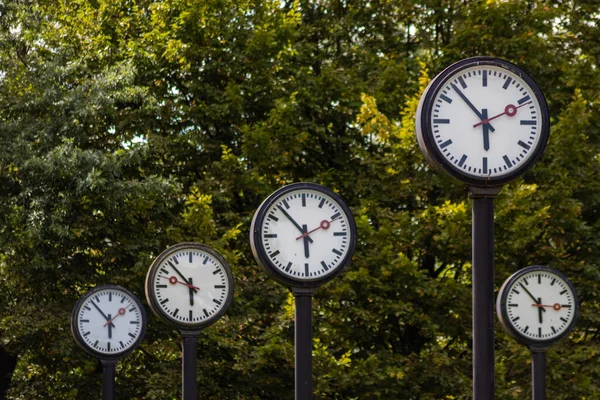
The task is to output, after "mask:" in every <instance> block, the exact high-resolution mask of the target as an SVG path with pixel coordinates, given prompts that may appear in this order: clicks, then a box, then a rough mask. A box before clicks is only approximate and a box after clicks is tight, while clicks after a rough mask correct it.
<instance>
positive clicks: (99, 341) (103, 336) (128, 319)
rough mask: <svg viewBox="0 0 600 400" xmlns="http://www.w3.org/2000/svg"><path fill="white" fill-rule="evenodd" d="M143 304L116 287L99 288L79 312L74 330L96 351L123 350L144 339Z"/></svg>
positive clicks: (116, 352) (111, 353)
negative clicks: (142, 337) (142, 336)
mask: <svg viewBox="0 0 600 400" xmlns="http://www.w3.org/2000/svg"><path fill="white" fill-rule="evenodd" d="M140 307H141V306H140V304H139V303H138V302H137V301H136V300H134V298H133V297H131V296H130V295H129V294H127V293H125V292H123V291H120V290H118V289H116V288H108V289H102V290H98V291H95V292H93V293H91V294H90V295H89V296H87V297H85V298H84V300H83V301H82V303H81V305H80V307H79V309H78V310H77V311H76V314H75V318H76V319H75V325H74V329H76V330H77V333H78V335H79V337H80V339H81V340H82V341H83V342H84V344H85V345H86V346H87V347H88V348H89V349H90V350H92V351H94V352H96V353H100V354H105V355H116V354H119V353H123V352H126V351H127V350H129V349H130V348H132V347H133V346H136V345H137V344H138V343H139V341H140V340H141V335H142V334H143V331H144V326H145V321H144V320H143V318H144V315H145V314H144V313H143V310H141V309H140Z"/></svg>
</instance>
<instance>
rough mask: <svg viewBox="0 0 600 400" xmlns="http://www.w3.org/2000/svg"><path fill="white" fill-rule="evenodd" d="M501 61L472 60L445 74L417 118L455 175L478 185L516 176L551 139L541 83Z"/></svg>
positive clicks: (423, 99)
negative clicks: (504, 66)
mask: <svg viewBox="0 0 600 400" xmlns="http://www.w3.org/2000/svg"><path fill="white" fill-rule="evenodd" d="M498 62H500V61H496V62H495V63H494V62H488V63H487V64H486V63H485V62H479V63H474V62H471V63H470V64H467V66H465V67H462V68H458V67H457V68H456V70H455V71H454V72H452V71H450V72H446V73H442V74H441V75H440V76H439V77H438V78H436V79H434V81H433V82H432V84H431V87H430V88H429V89H428V91H427V92H426V94H425V95H424V96H423V98H422V103H423V104H421V105H420V107H419V116H418V118H417V129H418V131H420V132H423V131H422V130H423V129H425V130H426V133H423V134H422V135H427V137H428V139H427V141H428V143H429V142H431V143H430V144H428V145H427V146H430V147H432V148H433V149H432V150H431V151H433V152H435V153H436V154H438V156H436V157H435V158H436V159H437V158H441V159H442V160H445V161H444V162H443V164H444V165H445V166H446V169H450V170H454V171H456V172H454V173H453V174H459V175H460V176H466V177H469V179H474V180H477V181H478V182H483V181H486V180H491V181H494V180H496V181H502V179H506V180H508V179H510V178H511V177H512V176H516V175H517V174H518V173H520V172H519V171H520V170H521V169H522V168H525V167H526V166H528V165H529V164H530V163H531V162H533V161H535V160H536V159H537V156H539V155H540V154H541V151H543V149H544V147H545V145H546V141H547V132H548V126H547V112H546V111H545V110H546V109H547V107H546V105H545V100H544V99H543V95H542V94H541V92H540V90H539V89H538V88H537V85H536V84H535V83H534V82H533V80H530V78H528V77H527V78H525V74H524V73H523V74H517V73H515V72H513V71H512V70H509V69H507V68H503V67H501V66H498V65H496V64H497V63H498ZM506 65H507V66H508V63H506ZM513 67H514V66H513ZM514 68H516V67H514ZM514 68H513V69H514ZM451 69H452V67H450V70H451ZM528 82H529V83H528ZM532 85H533V86H532ZM534 87H535V89H534ZM428 92H430V93H428ZM426 98H427V100H426V103H425V99H426ZM540 99H541V100H540ZM540 101H541V102H543V104H540ZM423 110H425V111H423ZM422 113H425V114H422ZM421 115H426V116H427V117H426V118H427V119H428V120H426V122H424V121H425V120H421V118H425V117H424V116H421ZM419 140H420V145H421V146H422V145H423V144H422V143H421V141H422V139H421V136H419ZM423 140H425V139H423ZM440 162H441V161H440Z"/></svg>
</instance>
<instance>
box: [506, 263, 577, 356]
mask: <svg viewBox="0 0 600 400" xmlns="http://www.w3.org/2000/svg"><path fill="white" fill-rule="evenodd" d="M530 272H546V273H549V274H553V275H556V276H558V277H559V278H561V279H562V280H563V281H564V282H566V284H567V286H569V289H570V290H571V292H572V293H573V308H574V310H573V319H572V320H571V322H570V323H569V326H567V327H566V328H565V330H564V331H563V332H561V334H560V335H558V336H555V337H553V338H550V339H534V338H530V337H527V336H523V335H522V334H521V332H519V331H518V330H517V329H516V328H515V327H514V326H513V325H512V324H511V323H510V319H509V316H508V307H507V300H506V299H507V297H508V294H509V292H510V290H511V289H512V287H513V285H514V283H515V282H516V281H517V280H518V279H519V278H520V277H522V276H523V275H525V274H528V273H530ZM496 314H497V315H498V319H499V320H500V324H501V325H502V327H503V328H504V329H505V330H506V332H507V333H508V334H509V335H510V336H511V337H513V338H514V339H515V340H517V341H518V342H519V343H521V344H524V345H525V346H528V347H530V348H533V349H536V348H547V347H548V346H550V345H551V344H553V343H556V342H557V341H559V340H561V339H563V338H564V337H565V336H567V335H568V334H569V333H570V332H571V331H572V330H573V328H574V327H575V325H576V324H577V320H578V318H579V298H578V296H577V291H576V290H575V286H574V285H573V283H571V281H570V280H569V279H568V278H567V277H566V276H565V275H564V274H563V273H562V272H560V271H558V270H557V269H554V268H550V267H547V266H543V265H532V266H529V267H526V268H523V269H521V270H519V271H517V272H515V273H514V274H512V275H511V276H510V277H509V278H508V279H507V280H506V281H505V282H504V284H503V285H502V287H501V288H500V290H499V291H498V297H497V299H496Z"/></svg>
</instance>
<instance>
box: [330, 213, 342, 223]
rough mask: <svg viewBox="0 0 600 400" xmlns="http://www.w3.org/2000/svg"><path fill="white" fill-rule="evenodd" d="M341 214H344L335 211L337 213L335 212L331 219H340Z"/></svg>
mask: <svg viewBox="0 0 600 400" xmlns="http://www.w3.org/2000/svg"><path fill="white" fill-rule="evenodd" d="M340 215H342V214H340V213H339V212H338V213H335V214H333V215H332V216H331V220H332V221H333V220H336V219H338V218H339V217H340Z"/></svg>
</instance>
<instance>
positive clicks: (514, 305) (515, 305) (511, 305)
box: [508, 304, 519, 307]
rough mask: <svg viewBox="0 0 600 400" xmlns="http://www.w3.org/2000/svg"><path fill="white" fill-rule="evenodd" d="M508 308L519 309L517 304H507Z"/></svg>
mask: <svg viewBox="0 0 600 400" xmlns="http://www.w3.org/2000/svg"><path fill="white" fill-rule="evenodd" d="M508 306H509V307H519V305H518V304H509V305H508Z"/></svg>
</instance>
